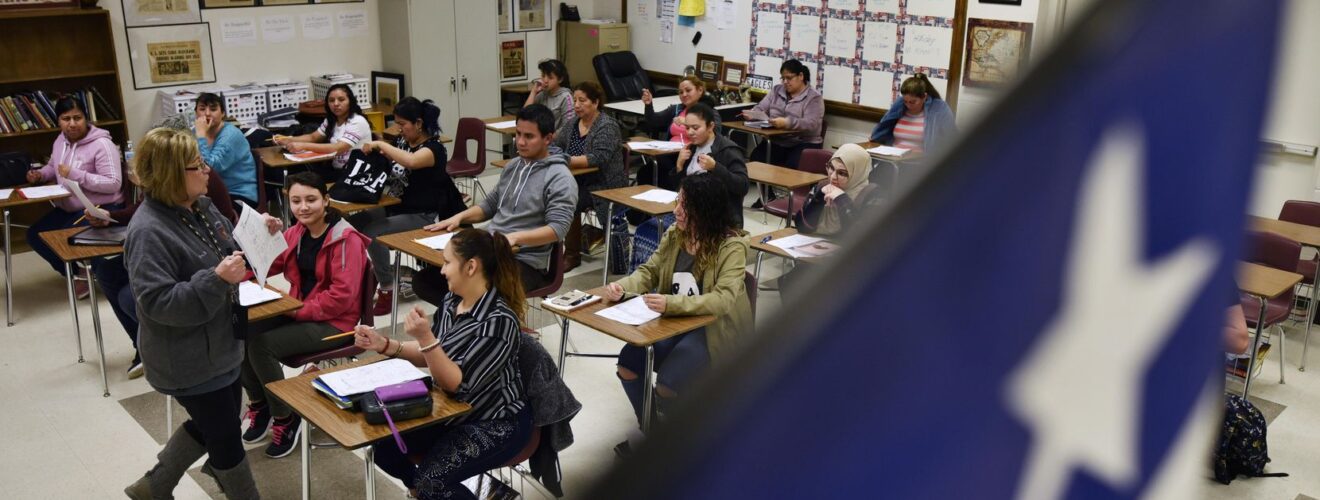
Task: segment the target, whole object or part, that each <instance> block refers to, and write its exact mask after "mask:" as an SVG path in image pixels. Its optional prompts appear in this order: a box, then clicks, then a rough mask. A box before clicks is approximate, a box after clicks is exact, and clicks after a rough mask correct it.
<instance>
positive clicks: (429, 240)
mask: <svg viewBox="0 0 1320 500" xmlns="http://www.w3.org/2000/svg"><path fill="white" fill-rule="evenodd" d="M454 234H456V233H445V234H437V235H435V236H427V237H425V238H417V239H415V240H413V241H415V242H417V244H418V245H421V246H424V247H426V248H430V249H432V250H444V249H445V245H448V244H449V240H451V239H453V238H454Z"/></svg>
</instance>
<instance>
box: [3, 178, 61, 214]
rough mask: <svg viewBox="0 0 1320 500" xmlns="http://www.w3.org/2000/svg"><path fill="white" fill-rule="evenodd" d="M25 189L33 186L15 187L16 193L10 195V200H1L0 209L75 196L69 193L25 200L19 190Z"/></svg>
mask: <svg viewBox="0 0 1320 500" xmlns="http://www.w3.org/2000/svg"><path fill="white" fill-rule="evenodd" d="M25 187H32V185H30V184H22V185H19V186H14V192H12V193H9V197H8V198H5V199H3V200H0V208H10V207H17V206H20V205H31V204H33V203H41V202H43V201H55V200H62V199H64V198H68V197H70V196H73V193H67V194H61V195H58V196H47V197H45V198H31V199H28V198H24V197H23V196H22V195H20V194H18V190H19V189H22V188H25Z"/></svg>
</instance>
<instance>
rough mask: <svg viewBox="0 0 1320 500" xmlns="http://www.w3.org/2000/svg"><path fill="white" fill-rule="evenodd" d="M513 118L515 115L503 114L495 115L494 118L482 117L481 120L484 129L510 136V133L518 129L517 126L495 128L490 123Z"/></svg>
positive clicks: (516, 131) (514, 132)
mask: <svg viewBox="0 0 1320 500" xmlns="http://www.w3.org/2000/svg"><path fill="white" fill-rule="evenodd" d="M515 119H517V117H516V116H513V115H504V116H497V117H495V118H482V119H481V121H483V122H485V123H486V130H489V131H491V132H495V133H498V134H504V135H508V136H512V135H514V134H516V133H518V129H517V127H505V128H495V127H492V126H491V124H492V123H500V122H507V121H513V120H515Z"/></svg>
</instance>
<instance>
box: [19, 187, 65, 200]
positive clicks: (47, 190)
mask: <svg viewBox="0 0 1320 500" xmlns="http://www.w3.org/2000/svg"><path fill="white" fill-rule="evenodd" d="M18 192H20V193H23V196H24V197H26V198H28V199H33V198H48V197H51V196H59V195H62V194H69V190H68V189H64V186H61V185H59V184H51V185H49V186H33V187H25V188H19V190H18Z"/></svg>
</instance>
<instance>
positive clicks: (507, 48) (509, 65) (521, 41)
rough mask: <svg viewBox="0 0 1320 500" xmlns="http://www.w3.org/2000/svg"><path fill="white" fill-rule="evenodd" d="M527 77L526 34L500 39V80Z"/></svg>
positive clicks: (507, 80)
mask: <svg viewBox="0 0 1320 500" xmlns="http://www.w3.org/2000/svg"><path fill="white" fill-rule="evenodd" d="M526 79H527V36H526V35H516V36H515V37H512V38H509V39H505V40H501V41H500V81H501V82H509V81H522V80H526Z"/></svg>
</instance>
